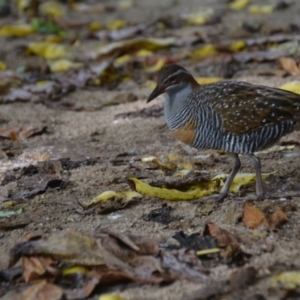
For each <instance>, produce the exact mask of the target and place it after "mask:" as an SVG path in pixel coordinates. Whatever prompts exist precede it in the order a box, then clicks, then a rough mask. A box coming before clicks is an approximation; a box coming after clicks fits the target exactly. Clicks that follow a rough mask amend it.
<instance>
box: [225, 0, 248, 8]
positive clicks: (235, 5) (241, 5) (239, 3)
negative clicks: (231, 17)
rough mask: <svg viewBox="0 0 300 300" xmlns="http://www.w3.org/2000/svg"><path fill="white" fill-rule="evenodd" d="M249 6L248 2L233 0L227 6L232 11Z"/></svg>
mask: <svg viewBox="0 0 300 300" xmlns="http://www.w3.org/2000/svg"><path fill="white" fill-rule="evenodd" d="M248 4H249V0H234V1H233V2H231V3H230V4H229V8H230V9H232V10H241V9H243V8H244V7H246V6H247V5H248Z"/></svg>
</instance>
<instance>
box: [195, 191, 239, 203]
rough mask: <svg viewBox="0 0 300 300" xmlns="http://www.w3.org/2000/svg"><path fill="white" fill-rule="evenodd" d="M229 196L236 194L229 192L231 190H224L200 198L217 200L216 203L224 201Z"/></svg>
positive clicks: (202, 199)
mask: <svg viewBox="0 0 300 300" xmlns="http://www.w3.org/2000/svg"><path fill="white" fill-rule="evenodd" d="M228 196H230V197H231V196H234V194H232V193H229V192H224V193H219V194H213V195H209V196H205V197H202V198H200V199H199V200H201V201H207V200H212V199H214V200H215V203H216V204H219V203H222V202H223V201H224V200H225V199H226V198H227V197H228Z"/></svg>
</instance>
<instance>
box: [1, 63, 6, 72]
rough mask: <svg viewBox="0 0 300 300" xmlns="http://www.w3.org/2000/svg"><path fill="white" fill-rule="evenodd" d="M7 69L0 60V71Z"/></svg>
mask: <svg viewBox="0 0 300 300" xmlns="http://www.w3.org/2000/svg"><path fill="white" fill-rule="evenodd" d="M6 69H7V66H6V64H5V63H4V62H2V61H0V71H5V70H6Z"/></svg>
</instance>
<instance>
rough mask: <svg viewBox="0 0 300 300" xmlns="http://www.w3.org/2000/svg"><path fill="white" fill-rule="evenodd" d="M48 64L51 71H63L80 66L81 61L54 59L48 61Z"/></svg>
mask: <svg viewBox="0 0 300 300" xmlns="http://www.w3.org/2000/svg"><path fill="white" fill-rule="evenodd" d="M48 66H49V68H50V70H51V72H65V71H68V70H70V69H78V68H81V67H82V63H76V62H73V61H70V60H68V59H58V60H55V61H48Z"/></svg>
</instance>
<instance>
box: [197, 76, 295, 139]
mask: <svg viewBox="0 0 300 300" xmlns="http://www.w3.org/2000/svg"><path fill="white" fill-rule="evenodd" d="M200 89H201V93H197V94H198V95H200V94H201V99H200V98H199V99H197V100H198V103H201V106H204V107H210V108H211V109H212V113H215V114H217V116H218V118H219V119H220V120H221V122H220V125H219V126H220V127H221V128H220V129H221V130H223V131H224V132H228V133H231V134H236V135H241V134H244V133H247V132H252V131H255V130H257V129H259V128H262V127H264V126H270V125H277V124H279V123H280V122H282V121H287V120H291V121H293V120H294V119H295V118H294V116H295V114H296V113H297V111H298V112H299V113H298V115H299V114H300V96H299V95H297V94H294V93H291V92H288V91H284V90H280V89H275V88H268V87H265V86H260V85H253V84H249V83H245V82H236V81H232V82H231V81H228V82H221V83H218V84H214V87H213V86H212V85H204V86H202V87H201V88H200ZM199 97H200V96H199ZM212 117H213V116H212Z"/></svg>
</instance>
